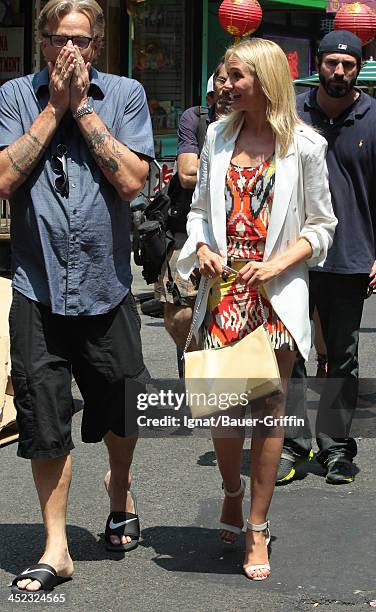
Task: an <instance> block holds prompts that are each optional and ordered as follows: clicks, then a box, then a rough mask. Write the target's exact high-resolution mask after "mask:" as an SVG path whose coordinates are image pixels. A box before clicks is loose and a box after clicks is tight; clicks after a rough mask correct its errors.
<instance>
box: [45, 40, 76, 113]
mask: <svg viewBox="0 0 376 612" xmlns="http://www.w3.org/2000/svg"><path fill="white" fill-rule="evenodd" d="M76 61H77V60H76V56H75V53H74V47H72V46H70V47H69V46H65V47H64V48H63V49H62V50H61V51H60V53H59V55H58V58H57V60H56V62H55V65H54V64H53V63H52V62H48V73H49V75H50V82H49V90H50V104H51V106H53V107H54V108H55V109H56V110H58V111H61V112H62V114H64V113H65V112H66V111H67V110H68V108H69V105H70V96H71V94H70V83H71V78H72V74H73V71H74V68H75V64H76Z"/></svg>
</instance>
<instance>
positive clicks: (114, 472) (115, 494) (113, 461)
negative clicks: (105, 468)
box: [104, 431, 137, 545]
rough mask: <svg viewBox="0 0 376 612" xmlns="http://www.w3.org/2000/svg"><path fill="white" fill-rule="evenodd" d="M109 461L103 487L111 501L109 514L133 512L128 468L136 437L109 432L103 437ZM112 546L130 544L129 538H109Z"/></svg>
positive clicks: (113, 536) (114, 536)
mask: <svg viewBox="0 0 376 612" xmlns="http://www.w3.org/2000/svg"><path fill="white" fill-rule="evenodd" d="M104 441H105V444H106V446H107V449H108V456H109V460H110V472H109V473H108V474H107V475H106V478H105V486H106V489H107V491H108V494H109V496H110V499H111V512H134V506H133V500H132V497H131V495H128V489H129V487H130V486H131V482H132V479H131V473H130V468H131V464H132V459H133V452H134V448H135V446H136V442H137V436H133V437H127V438H121V437H120V436H117V435H116V434H114V433H112V431H109V432H108V433H107V434H106V435H105V437H104ZM110 538H111V542H112V543H113V544H115V545H116V544H120V543H121V544H127V543H128V542H131V538H130V537H129V536H122V537H121V541H120V539H119V537H118V536H116V535H112V536H110Z"/></svg>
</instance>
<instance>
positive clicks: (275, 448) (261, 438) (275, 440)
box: [244, 350, 296, 578]
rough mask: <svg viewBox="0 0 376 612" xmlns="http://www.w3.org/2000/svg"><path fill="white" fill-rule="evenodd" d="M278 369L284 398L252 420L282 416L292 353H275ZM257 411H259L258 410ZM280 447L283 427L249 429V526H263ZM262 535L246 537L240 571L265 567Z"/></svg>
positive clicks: (266, 404)
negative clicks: (251, 524) (253, 567)
mask: <svg viewBox="0 0 376 612" xmlns="http://www.w3.org/2000/svg"><path fill="white" fill-rule="evenodd" d="M276 357H277V361H278V366H279V370H280V374H281V378H282V380H283V387H284V394H283V395H282V394H281V395H278V396H274V397H270V398H268V399H267V400H265V401H264V402H263V406H262V405H261V403H257V405H256V406H255V407H254V410H253V413H252V416H253V418H255V417H258V418H260V419H262V418H263V417H264V416H266V415H272V416H273V418H278V417H281V416H283V414H284V409H285V393H286V389H287V381H288V379H289V378H290V376H291V372H292V368H293V365H294V362H295V358H296V352H295V351H288V350H279V351H276ZM260 408H261V410H260ZM282 444H283V427H282V426H279V425H277V426H275V427H266V426H264V425H259V426H256V427H254V428H253V432H252V444H251V507H250V513H249V517H248V520H249V522H250V523H254V524H257V525H259V524H261V523H265V521H266V519H267V514H268V511H269V506H270V502H271V499H272V495H273V491H274V485H275V479H276V475H277V468H278V463H279V460H280V457H281V450H282ZM265 538H266V531H260V532H256V531H250V530H247V533H246V553H245V560H244V567H247V566H248V565H254V564H258V563H268V551H267V547H266V545H265ZM269 573H270V572H269V571H267V570H262V571H260V570H256V571H253V572H247V575H248V576H249V577H251V578H254V577H255V576H268V575H269Z"/></svg>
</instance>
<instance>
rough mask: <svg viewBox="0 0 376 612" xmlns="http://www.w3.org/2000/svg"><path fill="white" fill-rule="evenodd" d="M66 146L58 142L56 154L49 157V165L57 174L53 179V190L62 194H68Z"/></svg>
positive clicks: (66, 195)
mask: <svg viewBox="0 0 376 612" xmlns="http://www.w3.org/2000/svg"><path fill="white" fill-rule="evenodd" d="M66 155H67V147H66V146H65V144H58V145H57V147H56V154H55V155H53V156H52V157H51V167H52V170H53V172H54V173H55V174H58V175H59V176H57V178H56V179H55V191H56V192H57V193H59V194H60V195H62V196H65V197H68V196H69V182H68V165H67V157H66Z"/></svg>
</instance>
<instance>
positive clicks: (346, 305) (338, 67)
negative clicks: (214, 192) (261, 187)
mask: <svg viewBox="0 0 376 612" xmlns="http://www.w3.org/2000/svg"><path fill="white" fill-rule="evenodd" d="M361 59H362V47H361V43H360V40H359V39H358V37H357V36H355V35H354V34H352V33H351V32H347V31H345V30H337V31H333V32H330V33H329V34H327V35H326V36H324V38H323V39H322V41H321V43H320V45H319V48H318V53H317V67H318V71H319V78H320V85H319V87H318V89H312V90H310V91H309V92H308V93H304V94H301V95H299V96H298V97H297V108H298V113H299V115H300V117H301V118H302V119H303V120H304V121H305V122H306V123H308V124H310V125H312V126H314V127H315V128H317V129H318V130H319V131H320V133H321V134H323V135H324V136H325V138H326V139H327V141H328V153H327V165H328V170H329V182H330V189H331V194H332V200H333V209H334V213H335V215H336V216H337V218H338V225H337V228H336V233H335V235H334V241H333V246H332V248H331V249H330V250H329V253H328V257H327V259H326V261H325V263H324V265H323V267H321V268H315V269H314V270H313V271H311V272H310V302H311V303H310V307H311V310H312V311H313V309H314V307H315V306H316V308H317V311H318V314H319V317H320V321H321V325H322V329H323V335H324V339H325V342H326V346H327V353H328V371H327V380H326V381H325V384H324V387H323V389H322V393H321V397H320V403H319V410H318V414H317V420H316V439H317V443H318V446H319V449H320V452H319V454H318V455H317V459H318V461H319V462H320V463H321V464H322V465H323V466H324V468H325V469H326V481H327V482H328V483H331V484H344V483H349V482H352V481H353V480H354V467H353V465H352V461H353V458H354V457H355V455H356V454H357V446H356V442H355V440H354V439H353V438H350V436H349V433H350V428H351V422H352V418H353V415H354V411H355V408H356V404H357V395H358V341H359V327H360V322H361V317H362V312H363V303H364V298H365V297H366V295H367V292H369V293H371V292H372V288H374V287H375V286H376V264H375V236H376V215H375V203H374V198H375V193H376V102H375V100H374V99H373V98H371V97H370V96H368V95H367V94H366V93H364V92H362V91H360V90H358V89H356V88H355V83H356V79H357V76H358V74H359V71H360V68H361ZM291 399H292V396H291ZM290 405H291V406H292V403H290ZM297 406H298V401H297V398H295V406H294V408H295V409H298V408H297ZM305 422H306V425H305V428H304V431H303V432H302V433H301V435H300V437H295V438H293V439H292V438H287V437H286V438H285V441H284V447H283V451H282V457H281V462H280V465H279V470H278V475H277V482H278V483H286V482H288V481H289V480H292V479H293V477H294V475H295V466H296V463H297V462H299V461H301V460H302V459H305V458H308V457H310V456H311V455H312V453H311V432H310V429H309V423H308V420H307V419H305Z"/></svg>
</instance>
